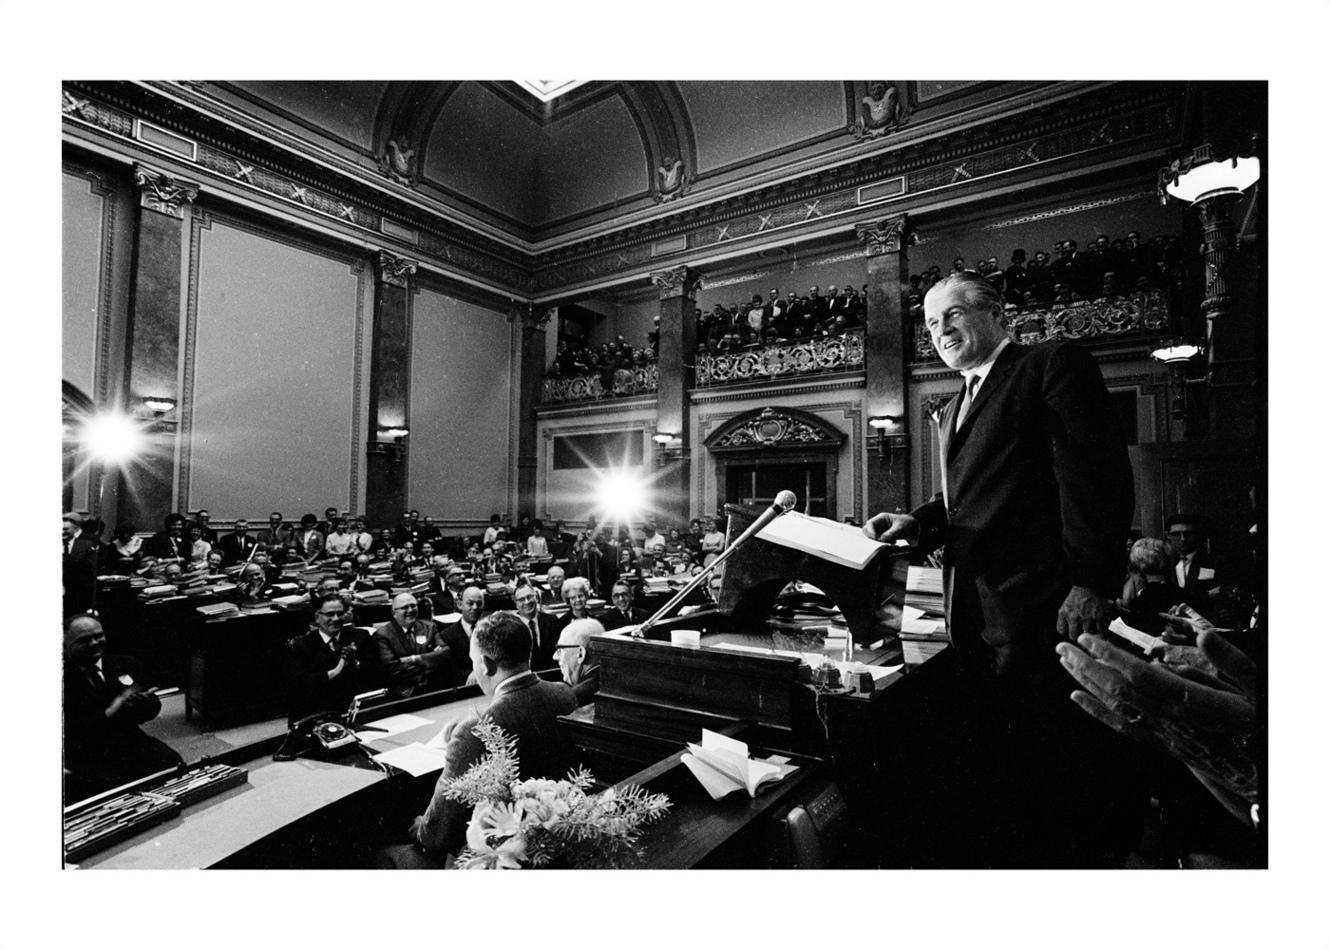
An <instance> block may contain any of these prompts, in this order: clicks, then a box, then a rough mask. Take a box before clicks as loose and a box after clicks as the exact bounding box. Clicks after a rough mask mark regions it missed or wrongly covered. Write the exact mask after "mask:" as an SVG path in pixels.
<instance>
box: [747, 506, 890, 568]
mask: <svg viewBox="0 0 1330 950" xmlns="http://www.w3.org/2000/svg"><path fill="white" fill-rule="evenodd" d="M757 536H758V537H759V538H761V539H762V540H763V541H770V542H771V543H772V544H779V545H782V546H783V547H787V548H794V549H795V550H796V551H803V552H804V553H805V554H813V555H816V556H817V557H820V558H823V559H825V560H828V561H833V562H834V563H836V564H843V565H844V566H845V567H852V568H854V569H855V570H863V567H864V565H865V564H867V563H868V562H869V561H870V560H872V558H873V555H874V554H876V553H877V552H878V551H880V550H882V549H883V548H885V547H889V545H886V544H883V543H882V542H881V541H870V540H869V539H868V537H867V535H865V534H864V531H863V529H862V528H856V527H855V526H854V525H849V524H843V523H841V522H839V521H832V520H830V519H829V518H814V517H812V516H811V515H804V514H800V513H799V512H797V511H787V512H786V513H785V514H783V515H781V516H780V517H779V518H776V519H774V520H773V521H772V522H771V523H770V524H769V525H767V526H766V527H765V528H763V529H762V530H761V531H759V532H758V533H757Z"/></svg>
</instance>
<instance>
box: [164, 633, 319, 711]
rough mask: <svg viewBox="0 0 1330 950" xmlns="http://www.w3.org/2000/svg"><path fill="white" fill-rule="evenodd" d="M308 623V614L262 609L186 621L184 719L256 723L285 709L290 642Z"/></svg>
mask: <svg viewBox="0 0 1330 950" xmlns="http://www.w3.org/2000/svg"><path fill="white" fill-rule="evenodd" d="M308 626H309V615H308V614H307V613H303V612H300V611H293V612H290V613H285V612H282V611H279V610H274V609H271V608H266V609H265V608H260V609H258V610H255V611H251V612H246V613H242V614H240V615H239V616H231V617H220V618H212V619H205V618H204V616H203V615H202V614H200V613H198V612H197V611H194V616H193V617H192V618H191V619H190V622H189V624H188V626H187V628H186V629H187V630H188V643H189V680H188V686H187V688H186V691H185V718H186V719H192V718H193V717H194V715H196V714H197V715H198V716H200V717H201V718H202V719H203V720H204V721H205V722H207V723H208V724H209V725H210V726H215V725H216V724H218V723H229V724H234V723H241V722H253V721H256V720H259V719H270V718H272V717H274V716H278V715H281V714H282V713H284V712H286V670H287V665H288V664H287V649H286V643H287V641H288V640H290V639H292V638H293V637H297V636H299V635H300V634H301V633H303V632H304V631H305V630H306V629H307V628H308Z"/></svg>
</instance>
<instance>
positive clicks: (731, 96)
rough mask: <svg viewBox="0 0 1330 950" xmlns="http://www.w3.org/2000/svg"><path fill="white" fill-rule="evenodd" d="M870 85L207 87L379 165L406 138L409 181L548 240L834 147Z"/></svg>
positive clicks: (527, 236)
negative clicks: (561, 92)
mask: <svg viewBox="0 0 1330 950" xmlns="http://www.w3.org/2000/svg"><path fill="white" fill-rule="evenodd" d="M862 85H863V84H862V83H850V82H786V81H768V82H633V81H612V82H589V83H586V84H585V85H582V86H579V87H577V88H575V89H573V90H572V91H571V92H570V93H568V94H567V95H565V96H562V97H560V98H558V99H556V100H554V101H553V102H551V103H542V102H540V101H539V100H538V99H536V98H535V97H533V96H531V95H530V94H529V93H528V92H526V91H525V90H524V89H522V88H521V87H520V86H518V85H517V84H516V83H512V82H490V81H470V80H468V81H378V82H375V81H355V82H350V81H347V82H339V81H302V82H258V81H237V82H222V83H210V84H208V92H209V93H210V94H212V95H214V96H215V97H217V98H218V99H222V100H226V101H227V102H228V104H230V105H232V106H234V107H238V108H240V109H242V110H243V111H244V112H246V113H247V114H249V115H251V116H253V117H254V118H256V119H259V120H261V121H263V122H266V123H271V124H273V125H276V126H278V127H280V128H283V129H284V130H285V131H287V132H290V133H294V134H296V135H298V136H300V137H301V138H302V139H304V140H306V141H308V142H310V143H311V144H312V145H315V146H317V147H319V148H321V149H324V150H327V151H330V152H333V153H335V154H337V155H339V156H340V157H342V158H345V159H350V160H352V161H355V162H357V164H359V165H361V166H362V167H364V168H366V169H367V170H369V169H374V170H376V171H377V170H379V169H380V166H381V165H383V163H384V162H385V161H386V160H387V158H388V157H391V156H390V154H389V153H390V151H391V150H394V149H395V150H396V151H397V152H398V153H399V154H401V155H404V156H409V158H407V159H406V161H408V162H409V163H410V169H409V174H408V175H407V176H406V178H407V179H408V180H407V181H404V182H399V183H400V184H404V185H405V186H406V187H409V188H411V189H413V190H414V191H415V192H417V193H418V194H419V196H421V197H422V198H424V199H427V200H429V199H432V200H434V201H437V202H438V203H439V204H440V205H441V206H443V207H449V208H453V209H456V210H460V211H464V212H466V213H467V214H470V215H472V216H475V217H477V218H479V219H481V220H483V221H486V222H487V223H489V224H491V225H493V226H495V227H498V228H500V229H502V230H504V231H506V232H508V233H510V234H512V235H513V236H514V237H518V238H521V239H524V240H534V241H538V240H542V239H547V238H552V237H557V236H558V235H560V234H565V233H570V232H573V231H576V230H577V229H579V228H582V227H587V226H592V225H595V224H597V223H600V222H603V221H606V220H609V219H612V218H614V217H616V216H618V215H621V214H624V213H626V212H630V211H642V210H650V209H651V208H652V207H654V206H655V205H656V204H657V203H660V202H662V201H663V200H666V199H668V198H674V197H678V196H681V195H682V194H685V193H689V192H695V191H697V190H701V189H705V188H707V187H709V186H716V185H721V184H725V183H729V182H733V181H734V180H736V179H739V178H742V177H744V176H746V175H751V174H753V173H755V172H760V171H762V170H764V169H769V168H774V167H777V166H779V165H780V164H781V163H783V162H788V161H789V160H790V159H791V157H792V156H793V157H803V156H805V155H807V154H810V152H811V153H816V152H817V151H818V150H819V148H822V149H823V150H826V149H829V148H831V147H832V145H833V144H834V140H835V138H836V137H837V136H842V137H843V135H844V131H845V129H846V126H847V123H849V122H851V121H852V120H853V115H854V110H855V106H854V103H855V102H856V101H857V99H856V93H855V89H856V88H857V87H858V86H862ZM860 94H862V91H860ZM676 163H679V167H678V173H679V174H678V176H677V177H676V178H675V179H673V180H672V179H670V178H669V177H667V173H668V172H670V171H671V170H673V169H674V167H675V164H676Z"/></svg>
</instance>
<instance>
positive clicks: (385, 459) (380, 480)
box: [365, 251, 417, 530]
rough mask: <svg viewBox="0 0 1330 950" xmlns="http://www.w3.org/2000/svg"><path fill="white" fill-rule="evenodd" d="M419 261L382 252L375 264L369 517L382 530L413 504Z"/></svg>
mask: <svg viewBox="0 0 1330 950" xmlns="http://www.w3.org/2000/svg"><path fill="white" fill-rule="evenodd" d="M416 266H417V262H416V261H412V260H408V259H406V258H403V257H398V256H396V255H395V254H390V253H388V252H387V251H380V252H379V255H378V260H377V261H375V268H374V271H375V282H374V328H373V338H372V341H371V343H370V369H369V441H368V443H367V445H366V447H365V450H366V456H365V515H366V517H368V518H369V520H370V524H371V525H373V526H374V528H375V529H376V530H377V529H379V528H384V527H387V526H390V525H394V524H396V523H397V519H398V517H399V516H400V515H401V513H402V512H403V511H405V510H406V509H407V508H408V507H410V506H409V505H408V503H407V497H406V486H407V464H408V462H409V459H410V450H409V447H408V445H409V441H410V435H406V436H402V435H400V434H399V433H395V432H393V431H392V430H395V429H408V430H409V428H410V419H411V406H410V398H411V286H410V282H411V275H412V274H414V273H415V272H416Z"/></svg>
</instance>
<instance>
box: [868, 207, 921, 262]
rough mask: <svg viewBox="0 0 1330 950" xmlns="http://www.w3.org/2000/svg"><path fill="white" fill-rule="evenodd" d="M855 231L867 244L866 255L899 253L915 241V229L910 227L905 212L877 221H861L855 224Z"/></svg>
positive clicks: (876, 255) (875, 255)
mask: <svg viewBox="0 0 1330 950" xmlns="http://www.w3.org/2000/svg"><path fill="white" fill-rule="evenodd" d="M854 233H855V235H856V236H857V237H858V238H859V240H860V241H861V242H862V243H863V244H865V245H866V246H867V250H866V251H865V256H866V257H878V256H879V255H882V254H899V253H900V252H901V251H902V250H904V249H905V248H906V247H908V246H909V245H911V244H913V243H914V229H913V228H911V227H910V223H909V219H908V216H907V215H903V214H902V215H897V216H895V217H891V218H881V219H879V220H876V221H861V222H859V223H857V224H855V226H854Z"/></svg>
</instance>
